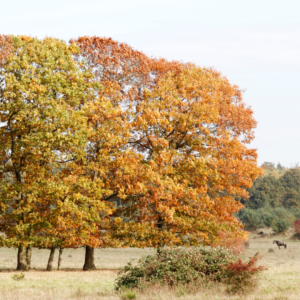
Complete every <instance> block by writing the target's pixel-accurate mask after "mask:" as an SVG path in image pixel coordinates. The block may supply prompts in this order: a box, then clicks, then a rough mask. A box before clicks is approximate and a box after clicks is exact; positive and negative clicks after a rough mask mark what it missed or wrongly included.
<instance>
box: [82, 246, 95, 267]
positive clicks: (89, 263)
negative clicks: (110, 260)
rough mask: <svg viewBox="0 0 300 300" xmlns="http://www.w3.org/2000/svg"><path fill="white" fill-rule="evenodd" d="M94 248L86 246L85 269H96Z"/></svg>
mask: <svg viewBox="0 0 300 300" xmlns="http://www.w3.org/2000/svg"><path fill="white" fill-rule="evenodd" d="M94 250H95V249H94V248H92V247H89V246H86V247H85V262H84V266H83V271H91V270H96V266H95V262H94Z"/></svg>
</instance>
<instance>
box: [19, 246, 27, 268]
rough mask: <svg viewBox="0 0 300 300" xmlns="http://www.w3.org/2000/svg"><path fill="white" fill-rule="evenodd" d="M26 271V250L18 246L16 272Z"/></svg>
mask: <svg viewBox="0 0 300 300" xmlns="http://www.w3.org/2000/svg"><path fill="white" fill-rule="evenodd" d="M26 270H27V261H26V248H25V247H23V246H20V247H19V250H18V265H17V271H26Z"/></svg>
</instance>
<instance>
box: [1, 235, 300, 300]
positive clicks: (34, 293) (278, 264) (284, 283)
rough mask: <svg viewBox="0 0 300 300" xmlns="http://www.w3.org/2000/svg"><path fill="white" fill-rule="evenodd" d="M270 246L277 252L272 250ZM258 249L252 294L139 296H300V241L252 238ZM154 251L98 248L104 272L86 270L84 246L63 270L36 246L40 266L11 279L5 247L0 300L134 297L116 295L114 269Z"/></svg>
mask: <svg viewBox="0 0 300 300" xmlns="http://www.w3.org/2000/svg"><path fill="white" fill-rule="evenodd" d="M273 239H278V240H280V241H284V242H286V243H287V244H288V247H287V249H283V248H282V249H280V250H279V249H278V247H277V246H276V245H273V244H272V241H273ZM270 248H273V249H274V252H271V253H269V252H268V250H269V249H270ZM256 252H260V253H261V254H263V255H264V256H263V258H262V260H261V264H262V265H265V266H267V267H268V270H267V271H265V272H264V273H263V274H262V276H261V279H260V284H259V288H258V289H257V291H255V292H254V293H253V294H251V295H236V296H228V295H226V293H225V292H224V290H223V288H222V287H218V286H211V287H210V288H207V287H203V289H201V293H199V292H198V293H193V292H190V291H186V290H185V289H184V288H177V289H175V290H173V291H170V290H167V289H152V290H148V291H144V292H143V293H137V294H136V299H141V300H148V299H151V300H152V299H161V300H163V299H169V300H172V299H187V300H191V299H195V300H196V299H197V300H198V299H199V300H202V299H203V300H204V299H205V300H221V299H222V300H225V299H232V300H235V299H245V300H265V299H266V300H268V299H270V300H271V299H273V300H274V299H275V300H285V299H299V298H300V296H299V295H300V284H299V283H300V242H299V241H292V240H289V239H288V237H276V238H274V237H273V238H262V237H256V236H252V237H250V247H249V249H248V250H247V255H249V256H253V255H254V254H255V253H256ZM153 253H154V250H153V249H101V250H100V249H99V250H96V253H95V258H96V266H97V268H99V269H102V270H99V271H93V272H82V271H81V268H82V265H83V260H84V249H77V250H72V249H68V250H66V251H65V252H64V254H63V263H62V268H63V270H62V271H53V272H46V271H42V270H44V269H45V268H46V264H47V260H48V255H49V250H37V249H34V251H33V257H32V266H33V267H34V268H35V269H36V270H32V271H29V272H26V273H25V278H24V279H22V280H20V281H16V280H14V279H13V278H12V276H13V275H14V274H16V273H17V272H14V271H12V270H13V269H15V267H16V254H17V252H16V250H13V249H5V248H2V249H0V262H1V265H0V268H1V269H0V299H12V300H14V299H16V300H17V299H20V300H21V299H22V300H23V299H24V300H29V299H46V300H47V299H49V300H54V299H62V300H64V299H86V300H88V299H129V298H128V296H130V295H131V297H133V296H134V294H133V293H132V292H131V291H122V292H120V293H117V292H115V291H114V290H113V285H114V280H115V277H116V271H115V270H111V271H109V270H107V269H116V268H119V267H122V266H124V265H125V264H126V263H127V262H128V261H129V260H130V259H134V258H135V259H136V258H139V257H141V256H143V255H148V254H153ZM56 259H57V254H56ZM104 269H106V270H104Z"/></svg>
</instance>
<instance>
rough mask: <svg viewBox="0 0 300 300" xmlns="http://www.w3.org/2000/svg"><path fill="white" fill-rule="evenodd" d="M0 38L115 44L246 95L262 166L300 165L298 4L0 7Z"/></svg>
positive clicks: (253, 0)
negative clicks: (218, 78) (209, 72)
mask: <svg viewBox="0 0 300 300" xmlns="http://www.w3.org/2000/svg"><path fill="white" fill-rule="evenodd" d="M0 4H1V16H0V28H1V31H0V33H3V34H26V35H32V36H37V37H40V38H42V37H45V36H54V37H58V38H61V39H64V40H66V41H68V40H70V39H71V38H76V37H78V36H83V35H97V36H105V37H112V38H113V39H115V40H118V41H122V42H126V43H128V44H130V45H131V46H133V47H134V48H135V49H137V50H141V51H143V52H145V53H146V54H148V55H150V56H159V57H164V58H167V59H170V60H171V59H176V60H181V61H184V62H188V61H191V62H194V63H196V64H197V65H199V66H209V67H211V66H212V67H215V68H216V69H217V70H218V71H221V72H222V73H223V74H224V75H225V76H227V77H228V78H229V80H230V81H231V83H234V84H237V85H239V86H240V87H241V88H242V89H244V90H245V93H244V100H245V102H246V103H247V104H248V105H249V106H251V107H252V109H253V110H254V115H255V118H256V120H257V121H258V126H257V130H256V139H255V141H254V142H253V143H252V147H255V148H257V149H258V155H259V164H261V163H263V162H264V161H270V162H275V163H277V162H281V163H282V164H283V165H285V166H288V167H290V166H291V165H292V164H294V163H297V162H300V95H299V89H300V82H299V80H300V1H299V0H285V1H283V0H206V1H203V0H184V1H183V0H180V1H177V0H172V1H169V0H160V1H156V0H151V1H148V0H94V1H92V0H84V1H78V0H72V1H70V0H51V1H41V0H15V1H14V0H0Z"/></svg>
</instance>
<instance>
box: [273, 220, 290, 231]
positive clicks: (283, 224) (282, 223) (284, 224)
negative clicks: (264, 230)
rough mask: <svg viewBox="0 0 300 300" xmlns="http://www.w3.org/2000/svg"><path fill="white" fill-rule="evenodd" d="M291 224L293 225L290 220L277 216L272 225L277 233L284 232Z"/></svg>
mask: <svg viewBox="0 0 300 300" xmlns="http://www.w3.org/2000/svg"><path fill="white" fill-rule="evenodd" d="M290 226H291V221H290V220H287V219H280V218H276V219H275V220H274V221H273V222H272V224H271V227H272V229H273V231H274V232H275V233H282V232H284V231H286V230H288V229H289V227H290Z"/></svg>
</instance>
